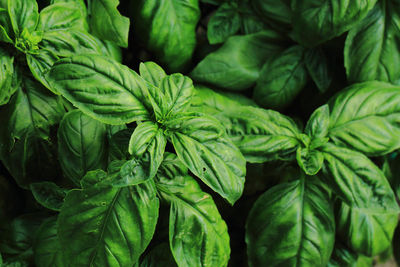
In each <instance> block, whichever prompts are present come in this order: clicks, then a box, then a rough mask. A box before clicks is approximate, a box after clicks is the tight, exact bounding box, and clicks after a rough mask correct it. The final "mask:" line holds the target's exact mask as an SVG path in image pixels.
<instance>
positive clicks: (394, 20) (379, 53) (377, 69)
mask: <svg viewBox="0 0 400 267" xmlns="http://www.w3.org/2000/svg"><path fill="white" fill-rule="evenodd" d="M399 24H400V8H399V6H398V2H397V1H386V0H385V1H379V2H378V4H377V5H376V6H375V7H374V9H372V11H371V12H370V13H369V14H368V16H367V17H366V18H365V19H364V20H363V21H362V22H361V23H359V24H358V25H357V26H355V27H354V28H352V29H351V30H350V32H349V34H348V36H347V38H346V45H345V49H344V59H345V66H346V72H347V77H348V79H349V80H350V81H351V82H364V81H373V80H379V81H385V82H391V83H397V84H398V83H399V82H400V74H399V73H400V68H399V67H398V65H397V64H396V62H398V60H400V53H399V51H398V48H397V43H398V41H400V32H399V28H398V25H399Z"/></svg>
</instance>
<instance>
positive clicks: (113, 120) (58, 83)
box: [47, 55, 150, 125]
mask: <svg viewBox="0 0 400 267" xmlns="http://www.w3.org/2000/svg"><path fill="white" fill-rule="evenodd" d="M47 80H48V82H49V84H50V86H51V87H52V88H53V89H55V90H56V91H57V92H60V93H61V94H62V95H63V96H64V97H65V98H66V99H68V100H69V101H70V102H71V103H72V104H74V105H75V106H76V107H78V108H79V109H80V110H81V111H82V112H84V113H86V114H88V115H89V116H91V117H94V118H96V119H98V120H100V121H102V122H104V123H109V124H115V125H118V124H125V123H130V122H133V121H137V120H147V119H149V116H150V114H149V111H148V109H147V108H146V106H145V104H144V103H145V102H146V101H145V99H146V98H147V95H148V89H147V85H146V82H145V81H144V80H143V79H142V78H141V77H140V76H139V75H138V74H137V73H136V72H134V71H132V70H130V69H129V68H128V67H126V66H123V65H121V64H119V63H117V62H115V61H112V60H109V59H107V58H104V57H100V56H94V55H91V56H74V57H72V58H68V59H63V60H60V61H58V62H56V63H55V64H54V66H53V67H52V69H51V71H50V72H49V74H48V75H47Z"/></svg>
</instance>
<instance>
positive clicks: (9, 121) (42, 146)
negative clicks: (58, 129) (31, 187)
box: [0, 76, 65, 180]
mask: <svg viewBox="0 0 400 267" xmlns="http://www.w3.org/2000/svg"><path fill="white" fill-rule="evenodd" d="M17 82H18V83H19V84H18V85H16V86H18V91H17V92H16V94H14V96H13V97H12V98H11V101H10V102H9V104H8V105H6V106H5V107H4V109H2V110H1V111H0V120H1V121H2V123H3V126H4V127H0V157H1V158H2V160H3V162H4V164H5V165H6V166H8V167H7V168H8V169H9V170H10V171H11V169H13V170H12V171H11V172H12V173H13V174H14V176H17V177H19V178H18V179H20V178H21V179H22V177H24V179H25V178H29V179H28V180H30V179H32V178H33V177H32V176H33V174H35V175H37V177H35V179H38V178H39V177H43V176H49V177H51V176H52V175H55V174H54V171H52V170H51V169H52V167H53V166H54V165H56V163H57V161H55V160H54V158H55V157H56V155H53V154H54V153H53V152H54V151H53V148H52V143H51V142H49V141H48V138H49V135H50V127H51V126H53V125H55V124H57V123H58V122H59V121H60V120H61V118H62V116H63V115H64V112H65V111H64V108H63V106H62V103H61V101H60V99H59V98H58V97H55V96H54V95H50V92H48V90H46V89H45V88H43V87H42V86H41V85H40V84H38V83H37V82H35V81H33V80H31V78H30V77H26V76H18V79H17ZM22 88H24V90H23V89H22ZM18 139H19V141H18V146H17V147H16V148H15V149H14V148H13V147H14V143H15V142H16V140H18ZM35 142H36V143H35ZM11 151H13V152H12V153H10V152H11ZM35 154H36V156H35ZM49 163H50V164H49ZM27 164H28V165H29V166H28V165H27ZM12 166H14V167H15V168H14V167H12ZM24 166H25V167H24ZM26 168H33V169H35V170H37V171H39V170H40V168H42V170H40V171H39V172H37V171H35V172H33V173H26V172H25V171H26ZM44 170H46V171H47V172H46V171H44ZM17 173H18V174H17ZM27 176H29V177H27ZM54 177H56V175H55V176H54ZM54 177H53V178H54Z"/></svg>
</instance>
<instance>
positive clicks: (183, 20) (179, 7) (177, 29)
mask: <svg viewBox="0 0 400 267" xmlns="http://www.w3.org/2000/svg"><path fill="white" fill-rule="evenodd" d="M132 11H133V12H132V20H133V22H132V23H133V24H134V25H135V27H134V30H135V31H136V36H137V37H138V38H139V39H141V40H142V41H143V43H144V45H145V47H146V48H147V49H149V50H150V51H151V52H152V53H154V54H155V56H156V57H157V59H158V61H160V62H161V63H162V64H163V65H165V66H166V67H167V69H168V70H170V71H172V72H175V71H180V70H182V69H184V68H185V67H187V64H188V63H189V62H190V60H191V58H192V55H193V52H194V49H195V47H196V31H195V30H196V26H197V23H198V21H199V19H200V8H199V3H198V0H165V1H158V0H139V1H134V2H132ZM165 25H173V26H172V27H165Z"/></svg>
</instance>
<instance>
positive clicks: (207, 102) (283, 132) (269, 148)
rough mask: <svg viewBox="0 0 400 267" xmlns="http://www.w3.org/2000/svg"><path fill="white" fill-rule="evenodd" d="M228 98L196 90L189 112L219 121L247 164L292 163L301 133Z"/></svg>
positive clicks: (270, 112) (277, 118)
mask: <svg viewBox="0 0 400 267" xmlns="http://www.w3.org/2000/svg"><path fill="white" fill-rule="evenodd" d="M229 96H230V98H228V97H227V96H224V95H221V94H219V93H216V92H214V91H212V90H209V89H197V90H196V96H195V97H194V100H193V101H192V107H191V110H193V111H198V112H202V113H206V114H208V115H211V116H213V117H215V118H216V119H217V120H219V121H220V122H221V124H222V125H223V126H224V128H225V130H226V132H227V134H228V136H229V138H230V140H231V141H232V142H233V143H234V144H235V145H236V146H237V147H238V148H239V149H240V151H241V152H242V154H243V155H244V156H245V158H246V160H247V161H248V162H252V163H262V162H265V161H272V160H277V159H279V160H292V159H293V154H294V153H293V152H295V150H296V148H297V146H298V145H299V140H298V138H297V136H298V135H299V134H300V133H301V132H300V130H299V129H298V127H297V125H296V124H295V122H294V121H293V120H291V119H290V118H289V117H286V116H284V115H282V114H280V113H278V112H276V111H273V110H265V109H261V108H257V107H251V106H248V105H250V104H251V105H255V104H254V103H252V102H251V101H250V100H249V99H247V98H237V97H236V98H235V99H234V100H232V97H235V95H229ZM236 100H237V101H236ZM238 101H241V103H239V102H238Z"/></svg>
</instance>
